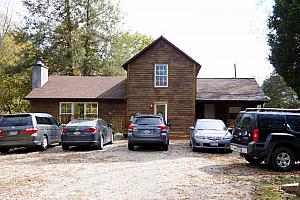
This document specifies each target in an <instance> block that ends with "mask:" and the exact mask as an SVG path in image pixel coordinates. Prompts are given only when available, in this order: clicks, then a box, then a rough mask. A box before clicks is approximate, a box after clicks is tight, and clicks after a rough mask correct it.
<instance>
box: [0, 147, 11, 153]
mask: <svg viewBox="0 0 300 200" xmlns="http://www.w3.org/2000/svg"><path fill="white" fill-rule="evenodd" d="M0 152H1V153H8V152H9V149H8V148H3V149H0Z"/></svg>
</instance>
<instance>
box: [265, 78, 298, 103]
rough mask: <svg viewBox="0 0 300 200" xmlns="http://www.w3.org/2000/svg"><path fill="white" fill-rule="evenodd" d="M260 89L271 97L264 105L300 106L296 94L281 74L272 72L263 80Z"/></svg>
mask: <svg viewBox="0 0 300 200" xmlns="http://www.w3.org/2000/svg"><path fill="white" fill-rule="evenodd" d="M262 89H263V91H264V92H265V94H266V95H267V96H268V97H270V98H271V100H270V102H269V103H266V105H265V106H266V107H273V108H300V101H299V100H298V97H297V94H296V93H295V92H294V90H293V89H292V88H291V87H288V86H287V84H286V83H285V81H284V80H283V78H282V77H281V76H279V75H277V74H272V75H271V76H270V77H269V78H267V79H266V80H265V81H264V82H263V85H262Z"/></svg>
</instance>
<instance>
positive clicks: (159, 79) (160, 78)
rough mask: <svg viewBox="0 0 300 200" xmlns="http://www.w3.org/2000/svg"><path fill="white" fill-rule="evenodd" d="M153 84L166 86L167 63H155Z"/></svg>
mask: <svg viewBox="0 0 300 200" xmlns="http://www.w3.org/2000/svg"><path fill="white" fill-rule="evenodd" d="M154 86H155V87H168V65H167V64H155V67H154Z"/></svg>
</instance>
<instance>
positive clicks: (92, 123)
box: [67, 119, 97, 126]
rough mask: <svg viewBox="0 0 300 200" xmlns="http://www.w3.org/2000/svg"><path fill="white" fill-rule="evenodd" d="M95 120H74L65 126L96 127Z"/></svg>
mask: <svg viewBox="0 0 300 200" xmlns="http://www.w3.org/2000/svg"><path fill="white" fill-rule="evenodd" d="M96 123H97V121H96V120H78V119H74V120H72V121H70V122H69V123H68V124H67V126H96Z"/></svg>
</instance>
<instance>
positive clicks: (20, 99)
mask: <svg viewBox="0 0 300 200" xmlns="http://www.w3.org/2000/svg"><path fill="white" fill-rule="evenodd" d="M2 46H3V49H1V51H0V66H1V68H0V96H1V98H0V113H15V112H24V111H27V110H28V102H27V101H25V100H24V97H25V95H26V94H28V93H29V91H30V86H31V72H30V70H29V67H30V66H29V64H28V63H31V62H32V60H30V58H31V57H30V54H29V53H28V52H30V49H31V45H30V44H29V43H28V42H18V41H17V40H15V39H14V37H13V36H12V32H10V33H9V34H8V35H7V36H5V38H4V39H3V43H2ZM25 52H27V53H25Z"/></svg>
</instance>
